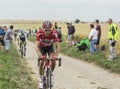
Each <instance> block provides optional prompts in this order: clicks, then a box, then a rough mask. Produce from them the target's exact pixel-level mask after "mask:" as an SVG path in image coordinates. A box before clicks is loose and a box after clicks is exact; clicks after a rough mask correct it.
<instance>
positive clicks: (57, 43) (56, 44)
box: [55, 42, 59, 57]
mask: <svg viewBox="0 0 120 89" xmlns="http://www.w3.org/2000/svg"><path fill="white" fill-rule="evenodd" d="M55 48H56V52H55V55H56V56H57V57H58V55H59V42H55Z"/></svg>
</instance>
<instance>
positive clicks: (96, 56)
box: [28, 36, 120, 73]
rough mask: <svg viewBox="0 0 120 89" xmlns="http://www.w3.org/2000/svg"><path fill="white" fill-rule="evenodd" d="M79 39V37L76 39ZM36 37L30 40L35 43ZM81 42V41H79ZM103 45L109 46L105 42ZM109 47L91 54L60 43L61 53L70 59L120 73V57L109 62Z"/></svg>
mask: <svg viewBox="0 0 120 89" xmlns="http://www.w3.org/2000/svg"><path fill="white" fill-rule="evenodd" d="M75 38H78V37H75ZM31 39H35V37H34V36H32V37H30V38H29V39H28V40H29V41H31V42H34V40H31ZM78 40H79V39H78ZM102 44H107V43H106V41H103V42H102ZM107 49H108V46H107V45H106V50H105V51H100V52H96V53H93V54H91V53H90V52H89V49H88V50H86V51H79V50H78V48H77V46H76V45H74V46H69V45H68V44H67V43H66V42H65V41H63V42H61V43H60V52H61V53H62V54H65V55H67V56H70V57H74V58H77V59H80V60H84V61H88V62H89V63H95V64H97V65H99V66H100V67H102V68H104V69H108V70H109V71H110V72H114V73H120V55H118V56H117V59H116V60H114V61H108V60H107V57H106V55H107V54H108V50H107Z"/></svg>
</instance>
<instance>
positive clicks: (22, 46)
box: [20, 43, 26, 58]
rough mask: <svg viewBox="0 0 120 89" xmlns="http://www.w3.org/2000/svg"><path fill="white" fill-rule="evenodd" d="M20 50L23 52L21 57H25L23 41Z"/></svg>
mask: <svg viewBox="0 0 120 89" xmlns="http://www.w3.org/2000/svg"><path fill="white" fill-rule="evenodd" d="M20 52H21V57H22V58H23V57H24V56H25V54H26V48H25V44H23V43H21V47H20Z"/></svg>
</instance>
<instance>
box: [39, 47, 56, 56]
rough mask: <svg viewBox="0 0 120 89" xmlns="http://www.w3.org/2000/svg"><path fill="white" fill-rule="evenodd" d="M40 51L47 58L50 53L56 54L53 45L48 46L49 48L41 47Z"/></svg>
mask: <svg viewBox="0 0 120 89" xmlns="http://www.w3.org/2000/svg"><path fill="white" fill-rule="evenodd" d="M40 51H41V53H42V55H44V56H46V55H49V54H50V53H54V47H53V45H51V46H48V47H42V46H40Z"/></svg>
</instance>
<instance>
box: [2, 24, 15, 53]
mask: <svg viewBox="0 0 120 89" xmlns="http://www.w3.org/2000/svg"><path fill="white" fill-rule="evenodd" d="M13 28H14V26H13V25H10V28H9V29H8V30H7V31H6V33H5V36H4V42H5V49H6V53H8V52H9V49H10V41H11V40H12V31H13Z"/></svg>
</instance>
